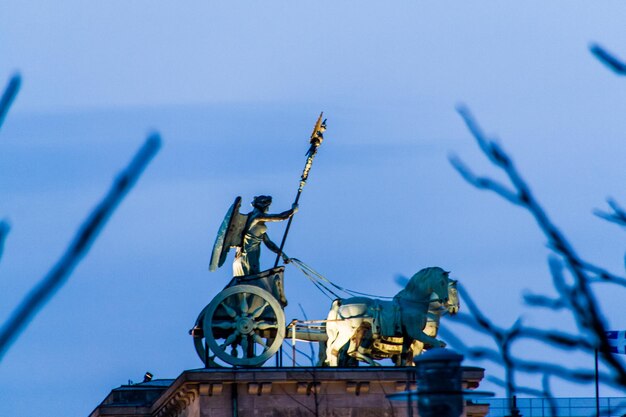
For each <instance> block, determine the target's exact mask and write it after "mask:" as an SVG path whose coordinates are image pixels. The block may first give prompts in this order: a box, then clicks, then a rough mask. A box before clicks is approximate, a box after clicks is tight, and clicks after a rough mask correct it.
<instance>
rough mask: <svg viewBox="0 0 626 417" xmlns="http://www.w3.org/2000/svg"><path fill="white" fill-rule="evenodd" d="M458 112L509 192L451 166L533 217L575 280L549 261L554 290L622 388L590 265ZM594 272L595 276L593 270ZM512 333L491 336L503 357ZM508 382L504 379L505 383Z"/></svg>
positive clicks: (509, 164)
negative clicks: (504, 178) (506, 181)
mask: <svg viewBox="0 0 626 417" xmlns="http://www.w3.org/2000/svg"><path fill="white" fill-rule="evenodd" d="M458 111H459V114H460V115H461V117H462V118H463V120H464V121H465V123H466V125H467V128H468V129H469V130H470V132H471V133H472V135H473V136H474V138H475V139H476V142H477V144H478V146H479V147H480V149H481V150H482V151H483V153H484V154H485V156H486V157H487V158H488V159H489V161H491V162H492V163H493V164H494V165H495V166H496V167H498V168H500V169H501V170H502V171H503V172H504V173H505V174H506V176H507V177H508V179H509V181H510V182H511V185H512V189H509V188H507V187H505V186H504V185H502V184H499V183H496V182H495V181H493V180H490V179H488V178H479V177H476V176H475V175H474V174H472V173H471V172H470V171H469V170H468V169H466V168H465V165H464V164H463V163H462V162H460V160H459V159H458V158H456V157H453V158H451V163H452V165H453V166H454V167H455V168H456V169H457V171H459V173H460V174H461V176H463V178H465V179H466V180H467V181H468V182H469V183H470V184H472V185H475V186H477V187H479V188H482V189H486V190H490V191H493V192H495V193H496V194H498V195H500V196H501V197H503V198H505V199H506V200H508V201H511V202H512V203H514V204H516V205H518V206H521V207H523V208H524V209H526V210H527V211H528V212H529V213H530V214H531V215H532V216H533V217H534V219H535V221H536V222H537V224H538V225H539V228H540V229H541V231H542V232H543V234H544V235H545V236H546V238H547V239H548V246H549V247H550V248H551V249H552V251H553V252H555V253H556V254H558V255H559V256H560V257H561V258H562V259H563V262H564V265H565V267H566V268H567V270H568V272H569V273H570V274H571V275H572V278H573V280H574V282H573V284H571V285H568V284H567V283H566V282H565V280H564V278H563V276H562V274H555V271H554V268H553V266H554V265H553V264H554V262H552V264H551V269H553V271H552V272H553V281H554V283H555V286H556V287H557V291H558V292H559V294H563V295H564V298H566V299H567V301H568V303H569V310H570V311H571V313H572V315H573V317H574V319H575V320H576V323H577V325H578V327H579V329H580V330H581V332H584V333H587V336H588V337H591V341H592V343H593V344H594V346H595V347H597V348H598V350H599V351H600V352H601V353H602V360H603V362H604V363H605V364H606V365H607V366H608V367H609V369H611V370H612V371H614V372H615V378H616V381H618V382H619V383H620V384H622V386H626V369H625V368H624V365H623V364H622V363H621V362H620V361H619V360H618V359H616V358H615V357H614V356H613V355H612V354H611V353H610V345H609V342H608V340H607V338H606V326H605V323H604V318H603V315H602V313H601V311H600V308H599V306H598V303H597V301H596V299H595V295H594V293H593V291H592V289H591V288H590V286H589V284H590V282H591V280H590V277H589V276H588V275H587V273H588V272H589V271H588V270H589V266H590V265H589V264H588V263H586V262H584V261H582V260H581V258H580V257H579V256H578V254H577V253H576V251H575V250H574V248H573V247H572V245H571V244H570V243H569V241H568V240H567V239H566V238H565V236H564V235H563V234H562V233H561V231H560V230H559V229H558V228H557V227H556V226H555V225H554V223H553V222H552V221H551V220H550V218H549V217H548V215H547V214H546V212H545V211H544V209H543V208H542V206H541V205H540V204H539V202H538V201H537V200H536V199H535V197H534V196H533V194H532V193H531V191H530V188H529V187H528V185H527V184H526V182H525V181H524V179H523V178H522V177H521V175H520V174H519V173H518V171H517V169H516V168H515V166H514V164H513V161H512V160H511V158H509V156H508V155H507V154H506V152H505V151H504V150H503V149H502V148H501V147H500V146H499V145H498V144H497V143H495V142H494V141H492V140H489V139H488V138H487V137H486V136H485V135H484V134H483V132H482V130H481V129H480V128H479V127H478V123H477V122H476V121H475V119H474V117H473V116H472V115H471V113H470V111H469V109H467V108H466V107H464V106H460V107H459V108H458ZM593 272H594V273H597V272H596V271H593ZM483 317H484V316H483ZM477 321H478V323H481V322H482V321H483V318H481V317H478V318H477ZM513 330H515V326H514V327H513V328H512V329H511V330H510V331H509V332H508V333H494V334H493V337H494V339H498V338H499V339H500V341H499V342H498V341H497V342H498V343H499V344H500V346H499V347H500V349H501V351H502V352H503V354H504V353H506V351H505V349H504V347H505V346H504V345H503V344H502V343H503V342H504V341H505V340H504V339H502V337H503V335H507V336H509V339H510V337H511V336H512V334H511V332H512V331H513ZM503 360H504V361H505V363H506V362H507V361H508V360H507V358H506V357H503ZM508 371H509V369H508V368H507V372H508ZM509 381H510V380H509V379H508V377H507V382H509Z"/></svg>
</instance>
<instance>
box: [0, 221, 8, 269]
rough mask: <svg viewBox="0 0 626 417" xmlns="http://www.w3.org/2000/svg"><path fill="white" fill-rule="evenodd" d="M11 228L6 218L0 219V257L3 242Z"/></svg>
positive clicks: (2, 250) (2, 251)
mask: <svg viewBox="0 0 626 417" xmlns="http://www.w3.org/2000/svg"><path fill="white" fill-rule="evenodd" d="M10 230H11V226H9V222H7V221H6V220H1V221H0V259H2V254H3V253H4V242H6V240H7V235H8V234H9V231H10Z"/></svg>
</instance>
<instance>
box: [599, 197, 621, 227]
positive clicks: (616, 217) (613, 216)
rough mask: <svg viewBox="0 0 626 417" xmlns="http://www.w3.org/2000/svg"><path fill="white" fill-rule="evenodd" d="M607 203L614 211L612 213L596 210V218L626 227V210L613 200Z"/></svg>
mask: <svg viewBox="0 0 626 417" xmlns="http://www.w3.org/2000/svg"><path fill="white" fill-rule="evenodd" d="M606 202H607V203H608V204H609V207H610V208H611V210H612V211H611V212H605V211H602V210H598V209H596V210H594V211H593V213H594V214H595V215H596V216H598V217H600V218H603V219H604V220H607V221H609V222H611V223H615V224H618V225H620V226H626V211H624V209H623V208H622V207H620V205H619V204H617V202H616V201H615V200H613V199H611V198H608V199H607V200H606Z"/></svg>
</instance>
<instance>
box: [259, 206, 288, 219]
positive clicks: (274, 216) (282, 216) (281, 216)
mask: <svg viewBox="0 0 626 417" xmlns="http://www.w3.org/2000/svg"><path fill="white" fill-rule="evenodd" d="M297 212H298V205H297V204H294V205H293V206H292V207H291V209H289V210H287V211H283V212H282V213H278V214H262V215H260V216H259V217H258V218H257V221H261V222H281V221H283V220H287V219H288V218H290V217H291V216H293V215H294V214H296V213H297Z"/></svg>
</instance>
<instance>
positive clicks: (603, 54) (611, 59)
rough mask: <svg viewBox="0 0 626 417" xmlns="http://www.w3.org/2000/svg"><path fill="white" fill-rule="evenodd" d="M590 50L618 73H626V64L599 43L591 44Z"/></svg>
mask: <svg viewBox="0 0 626 417" xmlns="http://www.w3.org/2000/svg"><path fill="white" fill-rule="evenodd" d="M589 51H590V52H591V53H592V54H593V55H594V56H595V57H596V58H597V59H598V61H600V62H602V63H603V64H604V65H606V66H607V68H609V69H610V70H611V71H613V72H614V73H616V74H617V75H626V64H625V63H624V62H623V61H622V60H620V59H618V58H616V57H615V56H614V55H613V54H611V53H610V52H609V51H607V50H606V49H604V48H603V47H602V46H600V45H598V44H597V43H593V44H591V45H589Z"/></svg>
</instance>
